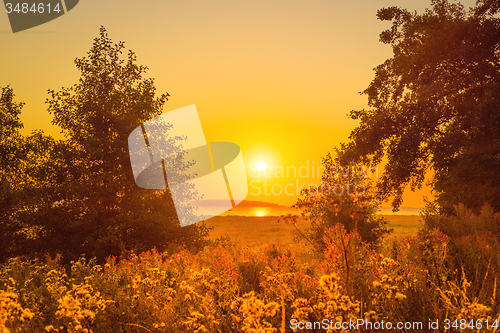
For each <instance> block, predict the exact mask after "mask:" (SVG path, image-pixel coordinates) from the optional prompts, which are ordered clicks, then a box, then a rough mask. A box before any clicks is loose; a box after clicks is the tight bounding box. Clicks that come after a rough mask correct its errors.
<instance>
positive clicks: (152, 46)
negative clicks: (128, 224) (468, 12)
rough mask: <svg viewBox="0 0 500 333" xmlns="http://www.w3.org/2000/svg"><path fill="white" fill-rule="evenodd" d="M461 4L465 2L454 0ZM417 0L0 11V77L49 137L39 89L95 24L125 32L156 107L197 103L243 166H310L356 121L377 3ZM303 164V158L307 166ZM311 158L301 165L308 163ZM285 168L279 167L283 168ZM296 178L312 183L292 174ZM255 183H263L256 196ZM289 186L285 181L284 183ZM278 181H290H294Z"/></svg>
mask: <svg viewBox="0 0 500 333" xmlns="http://www.w3.org/2000/svg"><path fill="white" fill-rule="evenodd" d="M464 3H466V4H467V5H471V4H473V2H471V1H468V2H464ZM429 4H430V2H429V3H427V2H424V1H419V2H418V3H415V2H414V1H397V0H383V1H373V0H370V1H368V0H362V1H356V2H354V1H350V2H347V1H335V0H312V1H305V0H262V1H261V0H252V1H250V0H224V1H213V0H210V1H208V0H182V1H181V0H173V1H164V0H163V1H149V2H135V1H106V2H105V1H96V0H85V1H80V3H79V4H78V5H77V6H76V7H75V8H74V9H73V10H72V11H71V12H69V13H67V14H65V15H63V16H62V17H60V18H58V19H56V20H54V21H51V22H48V23H46V24H44V25H41V26H38V27H35V28H32V29H30V30H27V31H24V32H19V33H16V34H13V33H12V32H11V30H10V26H9V23H8V19H7V14H5V13H4V14H0V40H1V43H0V45H1V52H0V61H1V64H2V66H0V86H5V85H7V84H10V85H11V86H12V87H13V88H14V92H15V93H16V95H17V100H18V101H24V102H26V106H25V108H24V112H23V114H22V117H21V118H22V120H23V122H24V124H25V133H29V132H31V131H32V130H34V129H37V128H41V129H43V130H44V131H45V132H46V133H48V134H51V135H54V136H56V137H60V136H59V130H58V129H57V128H55V127H53V126H52V125H51V124H50V122H51V116H50V115H49V114H48V112H47V111H46V105H45V103H44V102H45V99H46V98H47V96H48V95H47V89H49V88H50V89H56V90H58V89H60V88H61V87H67V86H70V85H73V84H74V83H76V82H77V80H78V78H79V73H78V71H77V69H76V67H75V66H74V63H73V60H74V59H75V58H77V57H82V56H84V55H85V54H86V52H87V51H88V50H89V49H90V47H91V45H92V41H93V39H94V38H96V37H97V36H98V33H99V27H100V26H101V25H104V26H105V27H106V29H107V30H108V33H109V36H110V37H111V38H112V39H113V41H115V42H118V41H125V46H126V48H127V49H132V50H133V51H135V52H136V54H137V56H138V63H139V64H143V65H146V66H148V67H149V68H150V70H149V72H148V74H149V76H150V77H153V78H155V82H156V87H157V89H158V92H168V93H169V94H170V95H171V97H170V100H169V102H167V103H166V105H165V109H164V110H165V111H170V110H174V109H177V108H179V107H182V106H186V105H190V104H196V107H197V109H198V113H199V116H200V118H201V122H202V125H203V128H204V131H205V137H206V139H207V141H229V142H234V143H236V144H238V145H239V146H240V147H241V149H242V152H243V158H244V160H245V163H246V166H247V173H248V175H249V182H250V181H252V179H258V178H255V177H252V176H251V170H250V166H251V164H252V163H254V162H256V161H258V160H262V159H263V160H267V161H268V163H269V164H270V165H271V166H272V167H273V168H274V169H273V170H276V167H280V166H281V167H283V168H284V169H286V168H287V167H295V168H296V169H299V168H300V167H301V166H304V167H305V166H307V165H308V164H307V163H309V165H310V166H312V165H313V164H314V165H316V166H317V165H319V164H320V163H321V157H322V156H324V155H325V154H326V153H327V152H328V151H331V149H332V148H333V147H335V146H337V145H338V144H339V142H343V141H347V138H348V135H349V132H350V131H351V130H352V129H353V128H354V126H356V122H355V121H352V120H349V119H348V118H347V116H346V115H347V113H348V112H349V111H350V110H351V109H360V108H364V107H366V100H367V99H366V97H365V96H360V95H359V94H358V92H359V91H362V90H364V89H365V88H366V87H367V86H368V84H369V82H370V81H371V79H372V78H373V76H374V72H373V68H374V67H375V66H377V65H378V64H380V63H382V62H383V61H384V60H385V59H387V58H389V57H390V56H391V49H390V47H389V46H387V45H384V44H382V43H380V42H379V41H378V39H379V38H378V36H379V33H380V32H381V31H382V30H384V29H387V28H388V27H389V26H390V23H389V22H380V21H378V20H377V19H376V17H375V14H376V11H377V9H380V8H382V7H388V6H400V7H405V8H408V9H410V10H417V11H418V12H422V11H423V10H424V8H425V7H428V6H429ZM310 168H311V167H310ZM310 168H309V169H310ZM285 176H286V175H285ZM299 178H300V177H299ZM298 180H299V184H308V183H314V182H315V181H316V182H317V178H316V177H309V178H300V179H298ZM296 181H297V179H296V177H288V178H287V177H282V178H281V177H280V178H275V177H273V178H270V179H268V183H269V186H272V185H273V184H279V185H276V186H275V193H277V192H278V189H279V187H281V188H282V189H283V188H284V186H286V185H287V184H292V183H293V184H296ZM253 185H254V187H249V193H250V195H249V196H248V197H247V199H248V200H262V201H268V202H274V203H278V204H286V205H289V204H293V203H295V201H296V196H288V195H283V194H282V195H273V194H272V193H271V195H267V196H266V195H265V194H264V188H263V181H262V182H260V183H256V182H254V183H253ZM255 186H261V187H260V188H261V195H255V194H256V193H257V192H258V191H257V190H256V189H255ZM294 186H295V185H294ZM295 190H296V189H295V187H294V188H293V189H292V187H291V186H289V187H288V192H289V193H290V192H294V191H295ZM422 195H427V196H428V195H429V191H428V189H425V190H423V191H421V192H418V193H411V192H410V193H408V194H407V195H405V201H404V203H403V206H406V207H422V206H423V200H422Z"/></svg>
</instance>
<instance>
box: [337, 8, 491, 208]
mask: <svg viewBox="0 0 500 333" xmlns="http://www.w3.org/2000/svg"><path fill="white" fill-rule="evenodd" d="M498 9H499V6H498V1H484V2H478V5H477V6H476V7H475V8H473V9H471V10H470V11H469V12H466V11H465V9H464V8H463V6H462V5H460V4H451V3H448V2H447V1H446V0H433V1H432V8H431V9H427V10H426V11H425V13H423V14H420V15H419V14H416V13H410V12H409V11H407V10H405V9H401V8H398V7H389V8H383V9H381V10H379V11H378V12H377V17H378V18H379V19H380V20H383V21H385V20H387V21H392V27H391V28H390V29H388V30H386V31H383V32H382V33H381V35H380V40H381V42H383V43H385V44H389V45H391V46H392V49H393V57H392V58H390V59H388V60H386V61H385V62H384V63H383V64H381V65H379V66H378V67H376V68H375V78H374V79H373V81H372V82H371V83H370V85H369V86H368V88H367V89H366V90H365V91H363V94H365V95H367V96H368V104H369V107H370V108H369V109H363V110H353V111H351V113H350V117H351V118H352V119H358V120H360V124H359V125H358V126H357V127H356V128H355V129H354V130H353V131H352V132H351V135H350V139H351V141H350V142H349V144H348V146H347V148H346V150H345V151H344V152H343V155H344V157H343V159H345V160H352V159H355V160H356V159H362V160H363V161H364V163H369V164H378V163H380V162H381V161H382V159H383V158H384V156H386V159H387V165H386V167H385V171H384V173H383V175H382V177H381V178H380V181H379V182H378V184H377V196H378V198H379V199H381V200H387V199H389V197H391V196H394V200H393V201H392V205H393V207H394V208H398V207H399V206H400V205H401V202H402V194H403V191H404V189H405V187H406V186H408V185H409V186H410V188H411V189H412V190H415V189H417V188H421V186H422V184H423V182H424V177H425V175H426V173H427V172H428V171H432V173H433V179H432V182H431V183H432V185H433V191H434V192H435V194H436V197H437V202H438V203H439V205H440V206H441V208H442V209H443V210H445V211H447V210H450V209H451V207H452V206H453V205H454V204H457V203H458V202H463V203H464V204H465V205H466V206H468V207H470V208H472V209H474V210H476V211H477V210H479V208H480V207H481V206H482V205H483V203H485V202H487V203H489V204H490V205H491V206H492V207H493V208H494V209H495V210H496V211H499V210H500V200H499V198H500V183H499V182H498V180H499V178H498V175H499V174H500V59H499V55H500V53H499V52H500V48H499V46H500V19H499V18H497V17H495V16H494V15H495V14H496V13H497V12H498Z"/></svg>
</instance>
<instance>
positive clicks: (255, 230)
mask: <svg viewBox="0 0 500 333" xmlns="http://www.w3.org/2000/svg"><path fill="white" fill-rule="evenodd" d="M382 216H383V217H384V218H386V219H387V220H388V228H389V229H394V231H393V232H392V233H391V235H390V236H389V237H388V239H386V241H388V240H389V239H394V238H397V239H399V238H401V237H405V236H415V235H416V234H417V232H418V230H419V229H420V228H421V227H422V224H421V222H420V221H421V217H420V215H382ZM206 224H207V226H209V227H213V228H214V229H213V230H212V231H211V233H210V238H211V239H213V240H215V239H217V238H219V237H223V236H224V237H229V238H230V239H231V241H233V242H234V243H236V244H238V245H240V246H250V247H252V246H261V245H266V244H267V245H268V244H281V245H292V244H293V238H294V236H293V233H292V232H293V231H294V230H295V227H294V226H293V225H290V224H286V223H284V222H283V221H280V217H279V216H215V217H213V218H211V219H208V220H207V221H206ZM309 225H310V222H309V221H308V220H306V219H304V218H299V219H298V220H297V227H298V228H299V229H300V230H304V229H305V228H307V227H309Z"/></svg>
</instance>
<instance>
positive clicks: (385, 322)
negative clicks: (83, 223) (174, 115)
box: [0, 207, 500, 333]
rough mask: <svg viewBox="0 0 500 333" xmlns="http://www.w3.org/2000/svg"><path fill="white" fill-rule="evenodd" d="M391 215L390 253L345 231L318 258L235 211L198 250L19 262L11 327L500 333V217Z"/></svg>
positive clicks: (286, 228) (267, 223) (12, 283)
mask: <svg viewBox="0 0 500 333" xmlns="http://www.w3.org/2000/svg"><path fill="white" fill-rule="evenodd" d="M388 218H389V219H390V221H391V225H390V227H391V228H394V229H395V234H394V235H392V236H390V237H389V238H391V237H392V239H388V240H387V242H386V244H384V246H383V247H382V248H373V247H371V246H369V245H368V244H366V243H364V242H363V241H362V240H361V237H360V236H359V234H358V233H357V232H356V231H353V232H351V233H348V232H346V230H345V229H344V228H343V226H342V225H340V224H337V225H335V226H334V227H332V228H330V229H328V230H326V232H325V237H324V242H325V244H326V247H325V248H324V251H322V252H317V251H316V252H315V251H314V250H313V249H311V248H308V246H307V244H303V243H293V242H291V240H292V238H291V237H290V236H289V234H291V229H292V228H294V227H293V226H290V225H283V223H282V222H279V223H278V222H277V218H274V217H260V218H256V217H234V216H232V217H231V216H230V217H217V218H213V219H211V220H210V221H208V222H209V225H212V226H214V227H215V228H214V231H213V232H215V233H213V234H212V242H211V244H209V245H207V246H206V247H205V248H204V249H203V250H201V251H199V252H197V253H193V252H191V251H189V250H188V249H185V248H182V247H181V246H178V245H176V244H171V247H170V248H169V249H168V250H167V251H165V252H162V253H160V252H158V251H156V250H155V249H152V250H150V251H147V252H143V253H140V254H134V253H132V254H130V255H129V256H128V257H126V258H116V257H108V258H107V259H106V261H105V263H103V264H97V263H96V262H95V261H94V260H90V261H87V260H85V259H80V260H78V261H76V262H72V263H71V265H70V266H66V267H65V266H63V265H61V262H60V257H59V256H58V255H55V256H51V255H47V256H46V257H45V260H27V259H23V258H12V259H10V260H9V261H8V262H7V263H5V264H3V265H2V266H1V270H0V332H2V333H8V332H71V333H83V332H85V333H90V332H96V333H97V332H127V333H132V332H155V333H160V332H195V333H201V332H205V333H209V332H221V333H225V332H262V333H272V332H280V333H284V332H395V331H397V332H416V331H423V332H431V331H432V332H457V331H460V332H496V331H498V327H499V324H500V323H499V321H500V306H499V297H498V293H497V282H498V277H499V271H500V269H499V268H500V254H499V253H500V251H499V250H500V245H499V243H500V242H499V235H500V227H499V226H500V214H498V213H497V214H494V213H493V212H492V210H491V208H489V207H485V208H484V209H483V211H482V212H481V214H480V215H474V214H472V213H471V212H470V211H467V210H466V209H465V208H463V207H458V208H457V213H456V215H455V216H442V215H428V216H425V217H422V218H421V219H422V220H423V224H422V227H421V228H419V225H420V222H419V217H418V216H389V217H388ZM298 226H299V227H300V228H302V227H306V226H307V221H306V220H301V221H300V223H298ZM217 232H218V233H217ZM221 236H223V237H221ZM353 322H355V323H356V326H355V328H353V327H352V326H351V325H350V324H349V323H353Z"/></svg>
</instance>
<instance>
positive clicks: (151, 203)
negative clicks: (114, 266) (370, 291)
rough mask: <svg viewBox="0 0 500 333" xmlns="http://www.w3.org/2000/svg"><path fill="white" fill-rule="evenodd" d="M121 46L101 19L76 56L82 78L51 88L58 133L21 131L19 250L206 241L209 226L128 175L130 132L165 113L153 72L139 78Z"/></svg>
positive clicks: (117, 249)
mask: <svg viewBox="0 0 500 333" xmlns="http://www.w3.org/2000/svg"><path fill="white" fill-rule="evenodd" d="M123 49H124V43H123V42H120V43H118V44H113V43H112V41H111V40H110V39H109V38H108V36H107V33H106V30H105V29H104V28H101V31H100V36H99V37H98V38H96V39H95V40H94V43H93V46H92V48H91V50H90V51H89V52H88V55H87V57H84V58H81V59H76V60H75V64H76V66H77V68H78V69H79V70H80V72H81V77H80V80H79V82H78V83H77V84H75V85H74V86H72V87H70V88H63V89H62V90H60V91H54V90H49V95H50V97H49V98H48V99H47V103H48V105H49V107H48V110H49V112H50V113H51V114H53V116H54V120H53V123H54V124H55V125H58V126H59V127H60V128H61V129H62V133H63V134H64V136H65V139H64V140H54V139H52V138H50V137H47V136H45V135H43V133H41V132H35V133H33V135H31V136H30V137H27V138H25V146H26V154H25V157H24V162H23V163H24V164H23V165H24V169H23V170H22V171H23V173H24V175H23V176H24V177H26V178H27V179H28V180H29V181H30V184H29V186H25V187H24V188H23V189H22V191H23V192H22V196H23V203H22V207H21V208H20V210H19V212H18V217H17V219H18V221H19V224H20V225H21V226H22V227H23V230H24V236H25V237H24V240H23V242H22V244H21V246H19V247H18V248H17V250H16V251H15V252H16V253H18V254H32V255H33V254H35V255H36V254H38V255H42V254H45V253H47V252H51V253H54V252H58V253H61V254H62V255H63V258H64V259H65V261H68V260H73V259H76V258H78V257H79V256H80V255H82V254H85V255H86V256H88V257H94V256H95V257H97V259H98V260H99V261H102V260H103V259H104V258H105V257H107V256H109V255H119V254H120V253H124V252H128V251H131V250H134V251H142V250H147V249H150V248H152V247H156V248H157V249H158V250H160V251H162V250H163V249H165V248H166V246H168V244H169V242H172V241H174V242H176V243H179V244H181V245H182V244H184V245H186V246H188V247H189V248H191V249H195V250H196V249H199V248H201V247H202V246H203V245H204V244H205V241H206V240H205V238H206V236H207V235H208V232H209V229H208V228H207V227H206V225H205V224H204V223H197V224H194V225H190V226H187V227H181V226H180V224H179V222H178V219H177V215H176V212H175V208H174V205H173V201H172V198H171V196H170V194H169V192H168V191H165V190H146V189H142V188H139V187H138V186H137V185H136V184H135V181H134V177H133V174H132V168H131V164H130V157H129V153H128V136H129V134H130V133H131V131H132V130H133V129H135V128H136V127H138V126H140V125H141V124H142V123H143V122H145V121H148V120H150V119H152V118H154V117H155V116H158V115H160V114H161V113H162V112H163V111H162V107H163V105H164V103H165V102H166V101H167V97H168V94H163V95H161V96H159V97H156V96H155V87H154V82H153V79H145V78H143V74H144V73H145V71H146V70H147V68H146V67H144V66H140V65H137V64H136V56H135V54H134V53H133V52H132V51H129V52H128V55H127V57H126V59H122V56H121V55H122V52H123ZM166 130H168V128H166ZM167 132H168V131H167ZM172 144H177V142H176V141H175V140H173V141H172Z"/></svg>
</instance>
